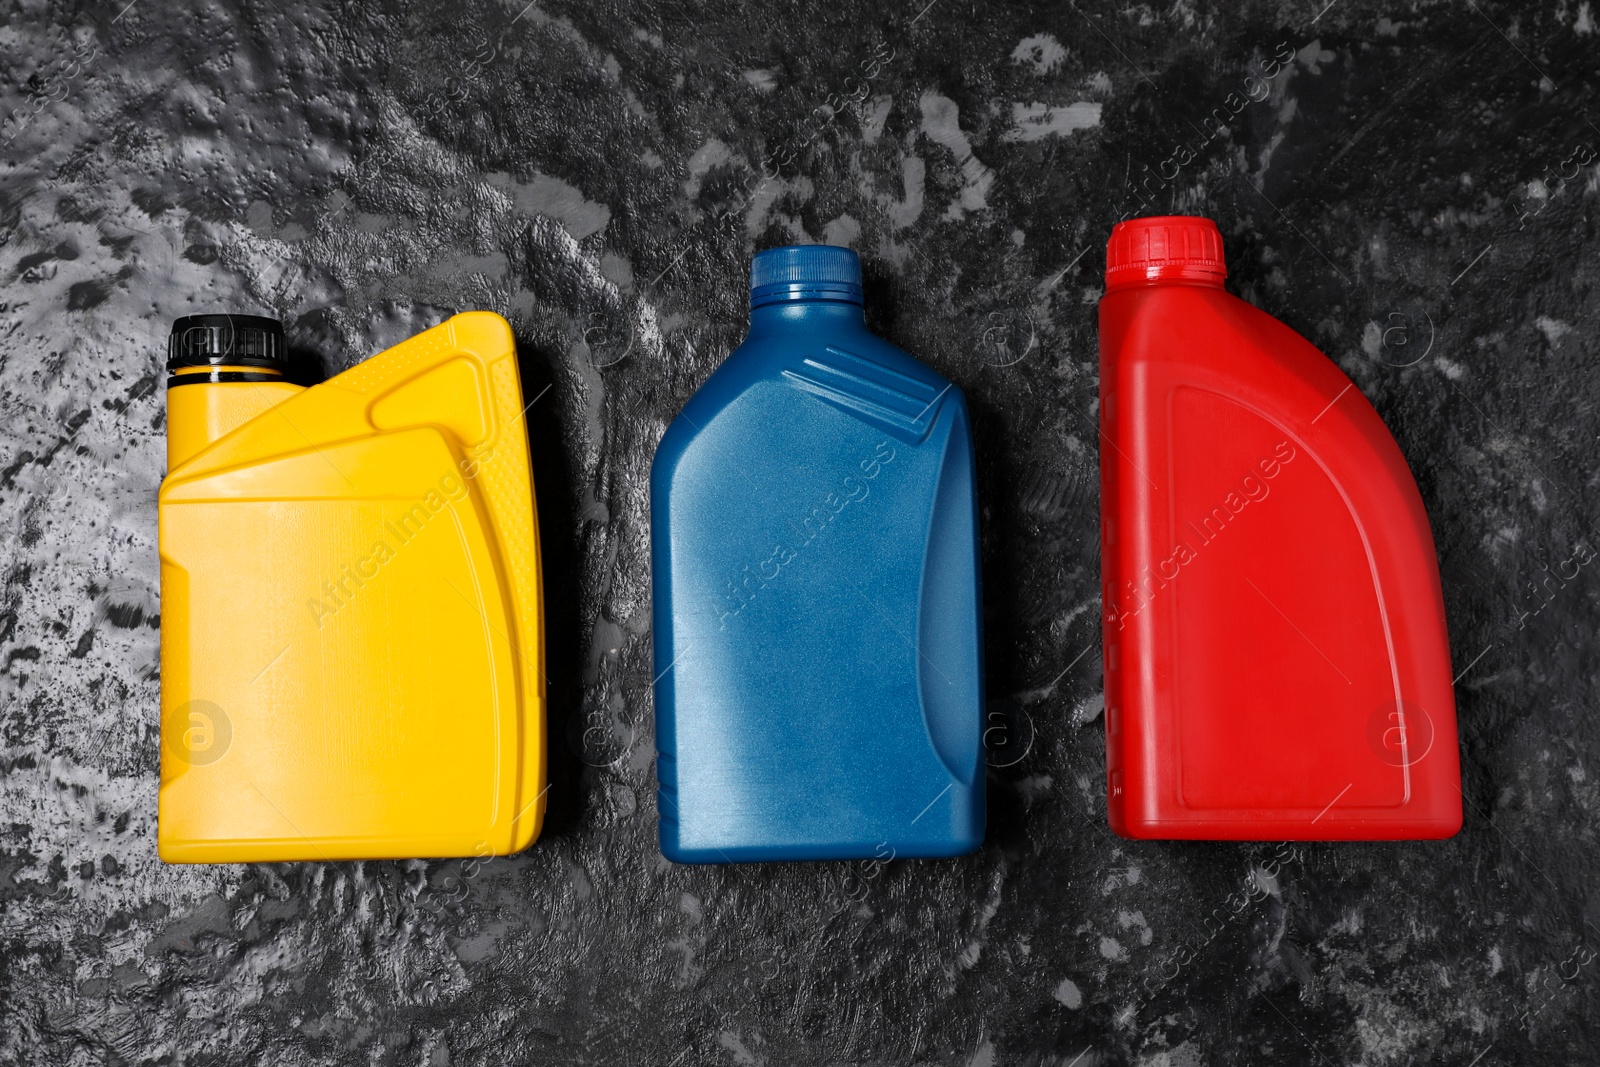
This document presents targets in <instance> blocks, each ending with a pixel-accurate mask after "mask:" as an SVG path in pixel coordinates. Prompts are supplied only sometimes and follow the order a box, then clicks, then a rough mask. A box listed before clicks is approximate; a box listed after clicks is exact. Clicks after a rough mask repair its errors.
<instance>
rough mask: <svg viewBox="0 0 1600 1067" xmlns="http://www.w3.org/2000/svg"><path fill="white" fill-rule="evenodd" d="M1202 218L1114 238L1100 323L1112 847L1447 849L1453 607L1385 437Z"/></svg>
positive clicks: (1173, 220) (1157, 222) (1410, 489)
mask: <svg viewBox="0 0 1600 1067" xmlns="http://www.w3.org/2000/svg"><path fill="white" fill-rule="evenodd" d="M1226 275H1227V270H1226V267H1225V266H1224V264H1223V255H1222V235H1221V233H1220V232H1219V231H1218V230H1217V227H1216V224H1215V223H1213V222H1212V221H1211V220H1210V219H1204V218H1186V217H1158V218H1144V219H1133V220H1130V221H1127V222H1123V223H1120V224H1118V225H1117V226H1116V227H1115V228H1114V229H1113V230H1112V231H1111V242H1110V245H1109V247H1108V249H1107V254H1106V293H1105V296H1104V298H1103V299H1102V300H1101V301H1100V429H1101V434H1102V442H1101V457H1100V458H1101V463H1100V471H1101V541H1102V560H1103V562H1102V568H1103V574H1102V593H1103V598H1104V599H1103V604H1104V625H1105V677H1106V713H1105V716H1106V764H1107V766H1106V777H1107V787H1108V790H1109V811H1110V819H1111V826H1112V829H1114V830H1115V831H1116V832H1117V833H1119V834H1122V835H1123V836H1126V837H1144V838H1151V837H1159V838H1211V839H1245V840H1372V839H1384V838H1432V837H1449V836H1450V835H1451V834H1454V833H1455V832H1456V831H1457V830H1458V829H1460V827H1461V790H1460V778H1461V770H1460V756H1459V752H1458V749H1457V741H1456V717H1455V697H1454V691H1453V687H1452V685H1451V677H1450V651H1449V644H1448V640H1447V637H1446V633H1445V620H1444V601H1443V597H1442V596H1441V594H1440V590H1439V567H1438V561H1437V559H1436V557H1435V554H1434V548H1433V536H1432V534H1431V532H1430V530H1429V527H1428V518H1427V515H1426V514H1425V513H1424V511H1423V507H1422V499H1421V497H1420V496H1419V495H1418V493H1417V488H1416V484H1415V483H1414V482H1413V481H1412V478H1411V472H1410V470H1409V469H1408V468H1407V466H1406V461H1405V459H1404V457H1402V456H1401V454H1400V450H1399V448H1398V447H1397V446H1396V445H1395V443H1394V439H1393V438H1392V437H1391V436H1390V435H1389V431H1388V430H1387V429H1386V428H1385V427H1384V425H1383V422H1382V420H1380V419H1379V417H1378V413H1377V412H1376V411H1374V410H1373V408H1372V405H1371V404H1369V403H1368V402H1367V400H1366V398H1365V397H1363V396H1362V395H1361V392H1360V390H1358V389H1357V388H1356V387H1355V384H1354V383H1353V382H1351V381H1350V379H1349V378H1347V377H1345V376H1344V374H1343V373H1341V372H1340V371H1339V369H1338V368H1337V367H1335V366H1334V365H1333V363H1332V362H1331V361H1329V360H1328V359H1327V358H1326V357H1325V356H1323V355H1322V353H1320V352H1319V351H1317V349H1316V348H1314V347H1313V346H1312V345H1311V344H1310V343H1309V342H1307V341H1306V340H1305V339H1304V338H1303V337H1301V336H1300V335H1299V334H1297V333H1295V332H1294V331H1293V330H1291V329H1289V327H1287V326H1285V325H1283V324H1282V323H1280V322H1278V321H1277V320H1276V319H1274V318H1272V317H1271V316H1269V315H1267V314H1265V313H1264V312H1261V311H1258V310H1257V309H1256V308H1254V307H1251V306H1250V305H1249V304H1246V303H1245V302H1244V301H1242V300H1240V299H1238V298H1237V297H1235V296H1232V295H1230V294H1229V293H1228V292H1226V291H1225V290H1224V289H1223V287H1222V281H1223V278H1224V277H1226Z"/></svg>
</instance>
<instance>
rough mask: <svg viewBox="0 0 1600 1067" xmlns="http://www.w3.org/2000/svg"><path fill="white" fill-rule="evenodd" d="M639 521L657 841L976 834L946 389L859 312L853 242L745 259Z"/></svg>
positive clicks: (970, 503)
mask: <svg viewBox="0 0 1600 1067" xmlns="http://www.w3.org/2000/svg"><path fill="white" fill-rule="evenodd" d="M650 520H651V531H650V532H651V559H652V566H653V570H654V589H655V603H654V610H655V633H654V640H655V669H656V672H657V678H656V683H655V698H656V748H657V753H658V759H657V763H656V773H657V777H658V779H659V781H660V792H659V808H660V815H661V851H662V852H663V853H665V854H666V856H667V857H668V858H669V859H673V860H677V861H678V862H681V863H717V862H725V861H738V860H802V859H856V858H873V859H880V860H888V859H891V858H905V857H912V856H953V855H959V854H961V853H964V852H970V851H972V850H973V849H975V848H977V847H978V846H979V845H980V844H981V843H982V841H983V825H984V780H983V776H982V774H981V773H980V772H981V769H982V755H981V750H980V740H981V738H980V732H981V715H982V702H983V659H982V644H981V631H980V625H979V623H980V617H979V598H978V522H977V498H976V492H975V489H974V484H973V457H972V432H971V429H970V427H969V425H968V422H967V408H966V401H965V400H964V398H963V397H962V395H961V391H960V390H959V389H957V388H955V386H953V385H952V384H951V383H950V382H948V381H946V380H945V379H943V378H941V377H940V376H939V375H937V374H935V373H933V372H932V371H930V370H929V369H928V368H926V367H924V366H923V365H922V364H920V363H918V362H917V361H916V360H914V359H912V358H911V357H910V356H908V355H906V354H905V353H904V352H902V351H900V350H899V349H898V348H895V347H894V346H893V345H890V344H888V343H886V342H884V341H882V340H880V339H879V338H877V337H875V336H874V335H873V334H871V333H869V332H868V331H867V328H866V323H865V320H864V318H863V314H862V291H861V263H860V261H859V260H858V259H857V258H856V254H855V253H854V252H852V251H850V250H849V249H846V248H835V247H832V246H828V245H804V246H796V247H788V248H776V249H772V250H771V251H767V252H762V253H760V254H758V255H757V256H756V257H755V261H754V263H753V264H752V265H751V269H750V332H749V334H748V336H747V337H746V338H745V341H744V343H743V344H742V345H740V346H739V347H738V349H736V350H735V351H734V353H733V354H732V355H731V356H729V357H728V359H727V361H726V362H725V363H723V365H722V366H721V367H719V368H718V369H717V371H716V372H715V373H714V374H712V375H711V377H710V378H709V379H707V381H706V383H705V385H704V386H702V387H701V389H700V391H699V392H697V393H696V394H695V395H694V396H693V397H692V398H691V399H690V400H689V403H688V404H687V405H685V407H684V409H683V411H682V413H681V414H679V416H678V417H677V419H675V420H674V421H673V423H672V425H671V426H670V427H668V429H667V432H666V435H665V437H663V439H662V441H661V447H660V449H659V450H658V451H657V452H656V458H655V465H654V468H653V470H652V472H651V516H650Z"/></svg>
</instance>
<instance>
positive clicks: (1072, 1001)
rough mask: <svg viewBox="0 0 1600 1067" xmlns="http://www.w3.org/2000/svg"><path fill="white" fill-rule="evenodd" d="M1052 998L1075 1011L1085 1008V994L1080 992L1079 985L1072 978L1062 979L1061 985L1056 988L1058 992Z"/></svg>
mask: <svg viewBox="0 0 1600 1067" xmlns="http://www.w3.org/2000/svg"><path fill="white" fill-rule="evenodd" d="M1052 996H1054V997H1055V998H1056V999H1057V1000H1059V1001H1060V1002H1061V1003H1062V1004H1064V1005H1066V1006H1067V1007H1068V1008H1071V1009H1072V1010H1073V1011H1077V1010H1078V1009H1079V1008H1081V1007H1083V993H1082V992H1080V991H1079V989H1078V987H1077V985H1076V984H1075V983H1074V982H1073V981H1072V979H1070V978H1063V979H1061V984H1060V985H1058V986H1056V991H1055V993H1053V994H1052Z"/></svg>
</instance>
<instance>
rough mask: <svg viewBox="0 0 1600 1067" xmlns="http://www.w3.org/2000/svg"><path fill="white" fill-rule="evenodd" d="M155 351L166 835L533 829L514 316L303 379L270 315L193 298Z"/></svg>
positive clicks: (433, 836)
mask: <svg viewBox="0 0 1600 1067" xmlns="http://www.w3.org/2000/svg"><path fill="white" fill-rule="evenodd" d="M168 367H169V370H170V371H171V376H170V377H169V378H168V380H167V385H168V401H167V423H168V425H167V469H168V473H167V477H166V480H165V481H163V482H162V485H161V497H160V523H161V537H160V544H161V601H162V603H161V736H162V746H161V747H162V754H161V795H160V804H159V831H158V835H157V836H158V841H159V848H160V853H161V858H162V859H163V860H166V861H167V862H169V863H224V862H241V861H265V860H337V859H377V858H402V857H431V856H468V855H479V856H487V855H503V854H507V853H512V852H516V851H519V850H520V849H522V848H525V847H526V846H527V845H528V844H529V843H530V842H532V841H533V839H534V838H535V837H536V836H538V833H539V826H540V823H541V822H542V820H543V816H544V806H545V805H544V791H545V786H544V781H545V759H546V753H545V728H544V672H543V657H544V633H543V626H544V622H543V604H542V593H541V583H540V570H539V544H538V534H537V525H536V523H535V516H534V498H533V484H532V476H531V473H530V469H529V459H528V446H527V434H526V431H525V427H524V422H523V419H524V414H525V413H524V408H523V400H522V389H521V386H520V384H519V382H518V377H517V364H516V351H515V345H514V342H513V340H512V336H511V329H510V327H509V326H508V325H507V324H506V321H505V320H504V319H502V318H501V317H500V316H498V315H494V314H491V313H488V312H468V313H466V314H463V315H457V316H455V317H454V318H452V319H450V320H449V321H447V322H445V323H442V324H440V325H439V326H436V327H434V328H433V329H431V330H428V331H427V332H425V333H422V334H419V335H418V336H416V337H413V338H411V339H410V340H408V341H406V342H404V343H403V344H399V345H396V346H395V347H394V348H391V349H389V350H388V351H386V352H383V353H381V354H379V355H377V356H374V357H373V358H371V359H369V360H367V361H366V362H364V363H362V364H360V365H358V366H356V367H353V368H351V369H350V370H348V371H345V372H344V373H343V374H340V375H338V376H337V377H334V378H331V379H329V380H328V381H326V382H323V383H322V384H320V385H315V386H312V387H310V388H302V387H300V386H298V385H295V384H293V383H292V382H290V381H288V380H287V378H286V377H285V373H286V371H287V368H288V363H287V360H286V358H285V350H284V342H283V330H282V327H281V326H280V325H279V324H278V323H277V322H276V321H275V320H272V319H263V318H256V317H247V316H237V315H236V316H225V315H199V316H190V317H189V318H185V319H179V320H178V322H177V323H175V324H174V326H173V336H172V341H171V349H170V357H169V362H168Z"/></svg>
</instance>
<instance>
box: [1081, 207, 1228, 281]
mask: <svg viewBox="0 0 1600 1067" xmlns="http://www.w3.org/2000/svg"><path fill="white" fill-rule="evenodd" d="M1227 276H1228V267H1227V264H1226V263H1224V262H1223V258H1222V232H1221V231H1220V230H1218V229H1217V224H1216V223H1215V222H1212V221H1211V220H1210V219H1207V218H1201V217H1199V216H1196V215H1152V216H1150V217H1149V218H1143V219H1129V220H1127V221H1126V222H1119V223H1117V224H1116V225H1115V226H1113V227H1112V228H1111V240H1110V241H1109V242H1108V243H1107V244H1106V288H1107V289H1108V290H1109V289H1113V288H1122V287H1125V286H1128V285H1137V284H1139V283H1141V282H1155V281H1186V282H1206V283H1209V284H1211V285H1221V284H1222V279H1224V278H1226V277H1227Z"/></svg>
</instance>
